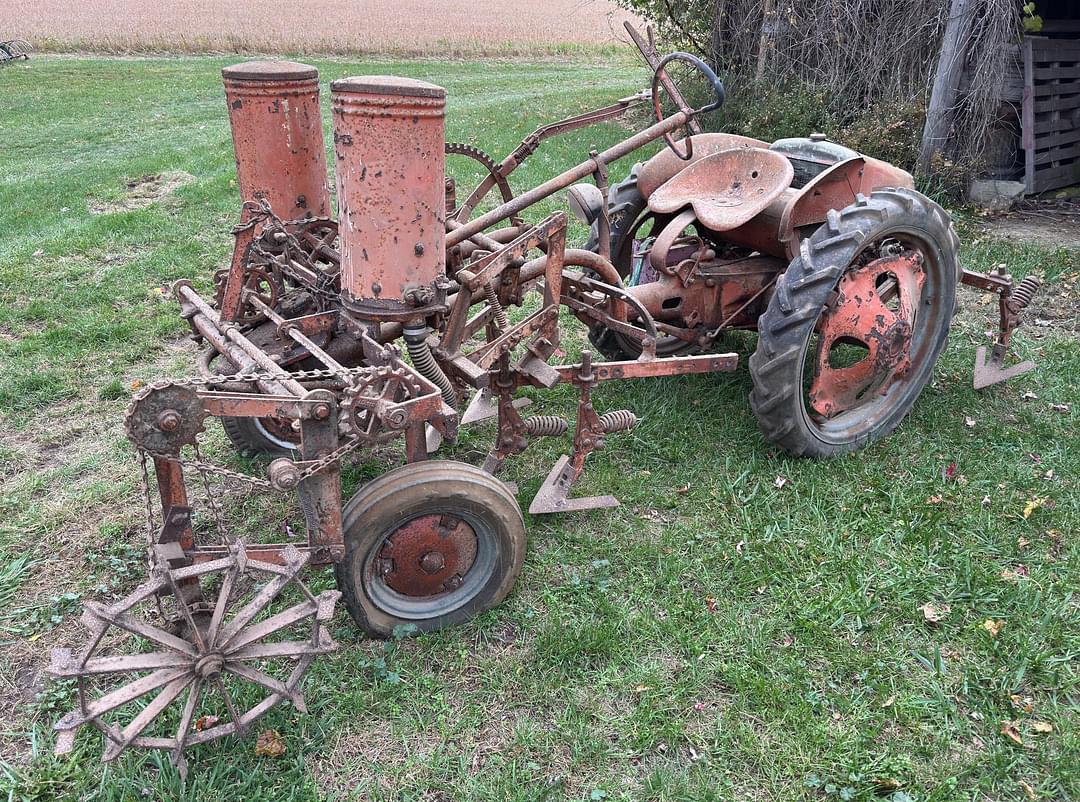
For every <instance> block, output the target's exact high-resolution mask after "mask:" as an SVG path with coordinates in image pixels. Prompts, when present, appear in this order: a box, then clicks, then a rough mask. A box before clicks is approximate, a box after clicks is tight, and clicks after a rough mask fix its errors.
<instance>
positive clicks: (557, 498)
mask: <svg viewBox="0 0 1080 802" xmlns="http://www.w3.org/2000/svg"><path fill="white" fill-rule="evenodd" d="M575 481H576V479H575V477H574V466H573V465H572V464H571V463H570V457H568V456H566V455H565V454H564V455H563V456H561V457H559V461H558V462H556V463H555V467H554V468H552V469H551V473H549V474H548V475H547V479H545V480H544V484H542V485H541V486H540V489H539V490H538V491H537V493H536V497H535V498H533V500H532V504H530V505H529V514H530V515H545V514H548V513H554V512H581V511H583V510H598V509H605V508H609V507H618V506H619V500H618V499H617V498H615V497H614V496H588V497H586V498H569V495H570V488H571V487H573V486H574V482H575Z"/></svg>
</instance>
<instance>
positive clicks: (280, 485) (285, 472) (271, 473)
mask: <svg viewBox="0 0 1080 802" xmlns="http://www.w3.org/2000/svg"><path fill="white" fill-rule="evenodd" d="M267 475H268V477H269V479H270V484H271V485H273V486H274V487H275V488H276V489H278V490H294V489H295V488H296V486H297V485H299V484H300V469H299V468H297V467H296V463H295V462H293V461H292V460H291V459H289V458H288V457H279V458H278V459H276V460H274V461H273V462H271V463H270V467H269V468H268V469H267Z"/></svg>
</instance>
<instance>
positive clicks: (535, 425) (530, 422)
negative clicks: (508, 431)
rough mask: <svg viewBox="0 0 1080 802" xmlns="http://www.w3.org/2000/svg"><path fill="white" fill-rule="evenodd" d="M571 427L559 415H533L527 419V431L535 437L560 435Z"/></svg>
mask: <svg viewBox="0 0 1080 802" xmlns="http://www.w3.org/2000/svg"><path fill="white" fill-rule="evenodd" d="M569 428H570V424H569V423H567V422H566V419H565V418H560V417H559V416H558V415H533V416H532V417H531V418H526V419H525V431H526V432H528V433H529V434H531V435H532V436H533V437H558V436H559V435H560V434H562V433H563V432H565V431H566V430H567V429H569Z"/></svg>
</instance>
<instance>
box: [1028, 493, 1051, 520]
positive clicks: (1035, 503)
mask: <svg viewBox="0 0 1080 802" xmlns="http://www.w3.org/2000/svg"><path fill="white" fill-rule="evenodd" d="M1044 504H1046V499H1044V498H1033V499H1031V501H1029V502H1028V503H1027V504H1025V505H1024V518H1030V517H1031V513H1033V512H1035V510H1037V509H1039V507H1042V506H1043V505H1044Z"/></svg>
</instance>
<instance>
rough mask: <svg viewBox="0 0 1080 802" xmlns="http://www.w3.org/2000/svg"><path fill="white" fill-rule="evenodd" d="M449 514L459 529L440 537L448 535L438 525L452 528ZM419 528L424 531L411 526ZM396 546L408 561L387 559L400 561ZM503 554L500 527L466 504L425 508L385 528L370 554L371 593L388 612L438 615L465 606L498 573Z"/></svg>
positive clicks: (366, 574) (409, 616) (366, 572)
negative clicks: (497, 530) (497, 533)
mask: <svg viewBox="0 0 1080 802" xmlns="http://www.w3.org/2000/svg"><path fill="white" fill-rule="evenodd" d="M447 519H450V521H451V526H452V527H453V531H452V532H451V534H450V535H447V536H445V538H446V539H445V540H442V541H440V538H441V537H444V536H442V535H439V534H438V529H439V528H440V524H441V525H442V528H443V529H445V528H446V521H447ZM453 521H460V524H459V525H454V524H453V523H452V522H453ZM416 529H419V530H420V531H419V532H411V531H410V530H416ZM462 530H466V531H465V535H466V536H465V537H461V534H460V533H461V532H462ZM470 533H471V535H472V536H473V538H474V544H473V545H472V547H471V551H472V555H471V559H469V557H470V555H469V554H468V552H469V546H468V543H467V541H468V539H469V537H468V535H469V534H470ZM403 536H404V539H403ZM455 540H456V541H457V542H454V541H455ZM414 541H415V542H414ZM406 544H407V545H406ZM388 546H389V548H388ZM395 547H397V550H398V551H399V552H401V553H402V554H403V556H402V557H400V558H399V559H401V560H408V564H407V565H406V564H397V563H394V564H391V565H388V564H387V560H390V561H391V562H393V560H394V551H395ZM463 552H464V553H463ZM498 554H499V543H498V539H497V538H496V536H495V532H494V528H493V527H492V526H491V525H490V524H489V523H488V522H487V521H485V520H483V519H482V518H480V517H479V516H477V515H475V514H473V513H471V512H468V511H465V510H460V509H448V508H443V509H437V510H425V511H423V512H421V513H419V514H413V515H410V516H408V517H407V518H406V519H405V520H403V521H400V522H398V523H395V524H394V525H393V526H391V527H389V528H388V529H387V530H386V531H384V532H383V533H382V536H381V537H379V538H378V539H377V540H376V541H375V543H374V544H373V545H372V547H371V548H370V549H368V551H367V554H366V555H365V557H364V563H363V568H362V576H363V581H364V585H365V588H366V590H367V595H368V597H369V598H370V599H371V601H372V602H373V603H374V604H375V605H376V606H377V607H378V608H379V609H380V610H381V611H382V612H384V613H386V614H388V615H391V616H394V617H396V618H400V619H405V620H417V621H418V620H424V619H430V618H438V617H441V616H446V615H449V614H451V613H453V612H455V611H457V610H460V609H461V608H463V607H465V606H466V605H468V604H469V603H470V602H472V601H473V600H474V599H476V598H477V597H478V596H479V595H480V594H481V593H482V592H483V590H484V588H485V587H487V586H488V584H489V583H490V582H491V579H492V577H494V575H495V572H496V567H497V565H498ZM434 555H439V556H438V557H436V556H434ZM463 561H464V562H467V567H466V568H464V570H462V562H463ZM425 575H426V576H425ZM455 577H458V578H455ZM432 591H434V592H432Z"/></svg>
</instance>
